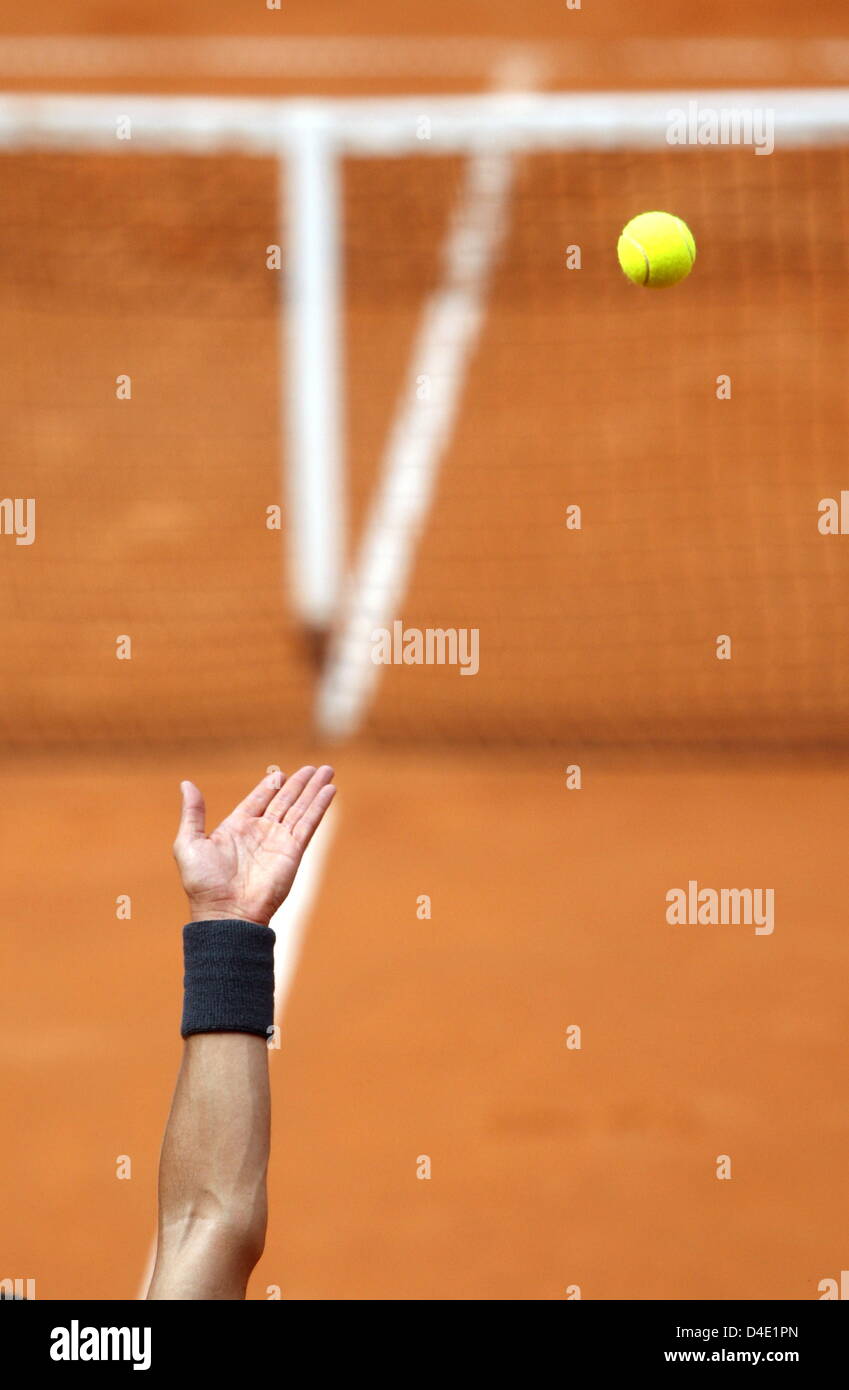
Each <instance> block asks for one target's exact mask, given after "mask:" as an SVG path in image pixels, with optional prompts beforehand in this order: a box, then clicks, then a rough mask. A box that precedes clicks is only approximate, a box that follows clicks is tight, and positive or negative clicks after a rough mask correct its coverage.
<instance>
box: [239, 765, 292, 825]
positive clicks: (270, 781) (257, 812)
mask: <svg viewBox="0 0 849 1390" xmlns="http://www.w3.org/2000/svg"><path fill="white" fill-rule="evenodd" d="M285 781H286V778H285V777H284V776H283V773H282V772H281V771H280V769H279V768H277V769H276V770H275V771H274V772H267V773H266V774H265V776H264V777H263V779H262V781H261V782H257V784H256V786H255V787H254V789H253V791H250V792H248V794H247V796H246V797H245V799H244V801H240V802H239V804H238V806H237V807H236V811H241V812H242V813H243V814H244V815H246V816H261V815H262V814H263V812H264V811H265V810H266V809H267V808H268V803H269V802H270V801H271V799H272V797H274V796H276V795H277V792H278V791H279V790H280V788H281V787H282V786H283V783H284V782H285ZM233 814H234V815H235V814H236V812H235V811H234V812H233Z"/></svg>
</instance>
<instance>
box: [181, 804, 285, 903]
mask: <svg viewBox="0 0 849 1390" xmlns="http://www.w3.org/2000/svg"><path fill="white" fill-rule="evenodd" d="M301 853H302V851H301V848H300V846H299V845H298V844H297V842H296V841H295V839H294V837H293V836H292V834H291V833H290V831H289V828H288V826H285V825H281V824H280V822H279V821H272V820H265V819H264V818H263V817H261V816H260V817H252V816H246V815H242V814H241V813H239V812H235V811H234V813H233V815H232V816H228V817H227V819H226V820H225V821H222V823H221V825H219V826H218V828H217V830H213V832H212V834H211V835H210V836H209V838H208V839H206V840H194V841H192V842H191V843H190V844H189V845H188V846H187V847H186V850H185V852H184V854H183V855H182V856H181V858H180V869H181V872H182V875H183V884H184V887H185V889H186V892H187V893H188V895H189V897H190V898H191V900H192V903H193V906H194V907H195V909H196V910H197V911H199V912H201V913H202V914H205V915H210V914H212V913H214V912H223V913H225V914H226V915H228V916H230V915H233V914H234V905H238V906H239V907H240V909H241V911H240V912H239V913H238V915H239V916H244V917H246V918H247V919H248V920H249V921H252V922H262V923H267V922H269V921H270V919H271V918H272V916H273V915H274V913H275V912H276V910H277V907H278V905H279V904H280V903H281V902H282V901H283V900H284V898H285V897H286V896H287V895H288V893H289V890H290V888H291V887H292V883H293V882H294V878H295V874H296V872H297V869H298V865H299V864H300V862H301Z"/></svg>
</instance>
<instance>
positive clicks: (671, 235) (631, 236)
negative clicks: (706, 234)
mask: <svg viewBox="0 0 849 1390" xmlns="http://www.w3.org/2000/svg"><path fill="white" fill-rule="evenodd" d="M617 251H618V255H619V264H620V265H621V267H622V269H623V270H624V272H625V274H626V275H627V276H628V279H629V280H633V282H634V284H635V285H646V286H647V287H648V289H651V290H661V289H665V288H666V286H667V285H677V284H678V281H679V280H683V279H684V278H685V277H686V276H687V275H689V274H690V271H691V270H692V269H693V264H694V262H695V259H696V243H695V242H694V240H693V234H692V232H691V231H690V228H689V227H688V226H687V223H686V222H682V221H681V218H680V217H673V215H672V213H671V212H641V213H640V215H639V217H633V218H632V219H631V221H630V222H629V223H628V225H627V227H626V228H625V230H624V231H623V233H622V235H621V237H620V238H619V246H618V248H617Z"/></svg>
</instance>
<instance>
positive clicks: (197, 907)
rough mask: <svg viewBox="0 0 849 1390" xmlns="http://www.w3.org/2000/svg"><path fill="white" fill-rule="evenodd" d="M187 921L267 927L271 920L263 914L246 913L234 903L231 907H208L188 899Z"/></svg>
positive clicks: (206, 904)
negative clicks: (253, 923)
mask: <svg viewBox="0 0 849 1390" xmlns="http://www.w3.org/2000/svg"><path fill="white" fill-rule="evenodd" d="M189 921H190V922H256V923H258V925H259V926H261V927H267V926H268V924H269V922H270V921H271V918H270V916H269V915H268V914H267V913H264V912H248V911H247V910H246V909H245V908H243V907H240V906H238V905H237V904H235V903H234V904H232V905H231V906H227V905H225V906H223V907H210V905H209V904H208V903H195V902H192V900H191V898H189Z"/></svg>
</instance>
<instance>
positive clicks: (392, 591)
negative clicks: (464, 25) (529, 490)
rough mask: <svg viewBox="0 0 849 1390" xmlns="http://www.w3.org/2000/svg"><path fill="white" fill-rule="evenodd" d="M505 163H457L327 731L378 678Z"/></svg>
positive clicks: (493, 237) (447, 411)
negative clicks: (378, 649) (436, 280)
mask: <svg viewBox="0 0 849 1390" xmlns="http://www.w3.org/2000/svg"><path fill="white" fill-rule="evenodd" d="M537 80H538V73H537V72H536V70H535V68H534V65H533V63H532V62H531V61H529V60H528V59H527V58H526V56H524V55H521V54H517V53H512V54H509V55H507V56H506V57H505V58H503V59H502V60H501V61H500V62H499V63H498V64H497V65H496V66H495V67H494V69H493V72H492V82H493V85H494V86H496V87H497V88H498V89H500V90H501V91H508V92H509V91H510V90H515V89H516V88H522V87H526V88H530V87H532V86H533V85H535V82H536V81H537ZM513 167H514V162H513V158H512V156H511V155H510V154H508V153H504V152H490V153H483V152H481V153H475V154H472V155H471V156H470V158H469V160H468V161H467V163H466V165H465V170H464V184H463V188H462V191H461V194H460V198H459V201H458V204H457V206H456V208H455V209H454V215H453V217H452V220H451V224H450V226H449V230H448V236H447V240H446V242H445V245H444V247H443V252H442V259H443V266H444V271H443V278H442V283H441V284H440V285H439V286H438V287H437V289H436V290H435V292H434V293H433V294H432V295H431V296H430V297H429V299H428V300H427V302H426V304H425V309H424V314H423V317H422V321H421V324H420V326H419V332H418V336H417V339H416V342H415V345H414V348H413V352H412V357H411V360H410V365H409V368H408V371H407V376H406V380H405V382H404V386H403V388H402V392H401V399H400V402H399V405H398V408H397V410H396V413H395V418H394V420H393V423H392V426H391V428H390V432H389V439H388V443H387V447H386V450H385V451H384V455H383V461H382V464H381V470H380V475H379V479H378V483H377V492H376V495H375V499H374V502H373V504H372V507H371V511H370V513H369V516H368V518H367V521H366V526H365V532H364V537H363V541H362V544H361V546H360V550H359V554H358V557H357V560H356V563H355V567H354V570H353V573H352V574H351V575H350V577H349V579H348V582H347V584H346V586H345V590H344V594H343V599H342V607H341V614H340V618H339V621H338V624H337V625H336V627H335V628H334V631H333V633H332V636H331V640H330V644H329V648H328V654H327V660H326V662H325V665H324V668H323V670H322V673H321V677H320V679H319V684H318V691H317V694H316V703H315V723H316V727H317V728H318V729H319V731H320V732H321V733H322V734H324V735H326V736H327V737H328V738H333V739H339V738H345V737H347V736H349V735H350V734H352V733H354V732H355V731H356V729H357V728H358V727H359V725H360V723H361V721H362V718H363V716H364V714H365V711H366V710H367V709H368V706H369V703H370V701H371V698H372V695H373V692H374V689H375V686H376V684H377V679H378V672H379V668H378V667H377V666H376V665H375V664H374V662H373V661H372V660H371V634H372V632H373V630H374V629H375V628H377V627H380V628H388V627H389V625H390V623H391V622H392V621H393V620H394V619H395V618H396V617H397V616H398V611H399V608H400V606H401V604H402V602H403V599H404V595H405V593H406V591H407V586H408V580H409V575H410V571H411V569H412V565H413V561H414V559H415V556H416V551H417V549H418V542H419V538H420V536H421V533H422V530H423V527H424V524H425V521H426V519H427V515H428V512H429V510H430V505H431V501H432V498H433V494H434V490H435V488H436V481H437V478H438V476H439V467H440V464H441V462H442V455H443V454H444V451H445V448H446V446H447V443H448V441H449V439H450V437H451V434H452V432H453V428H454V422H455V420H456V417H457V411H458V409H459V404H460V399H461V396H462V393H463V387H464V385H465V380H466V372H467V370H468V366H469V362H470V360H471V355H472V352H473V350H474V347H475V344H476V342H477V340H478V337H479V334H480V329H481V325H482V323H483V319H484V313H485V297H486V291H487V287H488V285H489V277H490V272H491V270H492V267H493V264H494V262H495V258H496V255H497V253H498V248H499V246H500V245H501V241H502V237H503V234H504V228H505V224H506V220H507V208H508V203H509V198H510V191H511V188H512V183H513Z"/></svg>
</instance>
